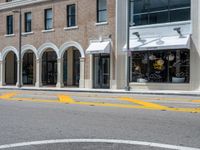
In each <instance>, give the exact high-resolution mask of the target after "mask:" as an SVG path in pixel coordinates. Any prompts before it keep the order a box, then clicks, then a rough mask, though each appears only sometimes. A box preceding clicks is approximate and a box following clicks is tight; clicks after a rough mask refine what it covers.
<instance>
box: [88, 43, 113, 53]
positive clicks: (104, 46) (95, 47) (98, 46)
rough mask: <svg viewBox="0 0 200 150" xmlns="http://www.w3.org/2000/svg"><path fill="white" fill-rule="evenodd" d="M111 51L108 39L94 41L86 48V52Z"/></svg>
mask: <svg viewBox="0 0 200 150" xmlns="http://www.w3.org/2000/svg"><path fill="white" fill-rule="evenodd" d="M110 51H111V45H110V41H106V42H94V43H91V44H90V46H89V47H88V48H87V50H86V53H87V54H109V53H110Z"/></svg>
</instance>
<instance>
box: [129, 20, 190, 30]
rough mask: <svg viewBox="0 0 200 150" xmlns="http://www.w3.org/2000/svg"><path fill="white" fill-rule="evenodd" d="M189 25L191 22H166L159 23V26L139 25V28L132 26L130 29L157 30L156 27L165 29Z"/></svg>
mask: <svg viewBox="0 0 200 150" xmlns="http://www.w3.org/2000/svg"><path fill="white" fill-rule="evenodd" d="M185 24H191V20H189V21H178V22H167V23H159V24H150V25H141V26H132V27H130V29H145V28H158V27H166V26H168V27H169V26H175V25H185Z"/></svg>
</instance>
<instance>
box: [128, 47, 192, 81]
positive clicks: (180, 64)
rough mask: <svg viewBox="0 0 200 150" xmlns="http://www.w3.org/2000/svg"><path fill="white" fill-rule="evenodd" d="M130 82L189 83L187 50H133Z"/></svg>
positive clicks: (188, 55)
mask: <svg viewBox="0 0 200 150" xmlns="http://www.w3.org/2000/svg"><path fill="white" fill-rule="evenodd" d="M131 72H132V76H131V77H132V82H153V83H189V81H190V54H189V50H169V51H167V50H164V51H148V52H147V51H146V52H133V54H132V71H131Z"/></svg>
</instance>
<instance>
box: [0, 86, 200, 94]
mask: <svg viewBox="0 0 200 150" xmlns="http://www.w3.org/2000/svg"><path fill="white" fill-rule="evenodd" d="M0 90H33V91H62V92H90V93H91V92H92V93H113V94H114V93H116V94H146V95H148V94H152V95H180V96H200V91H198V90H196V91H179V90H175V91H172V90H134V91H133V90H131V91H125V90H124V89H119V90H113V89H86V88H56V87H41V88H37V87H22V88H17V87H16V86H6V87H0Z"/></svg>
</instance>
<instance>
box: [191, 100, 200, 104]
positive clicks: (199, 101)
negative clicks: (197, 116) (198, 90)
mask: <svg viewBox="0 0 200 150" xmlns="http://www.w3.org/2000/svg"><path fill="white" fill-rule="evenodd" d="M192 102H195V103H200V100H193V101H192Z"/></svg>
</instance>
